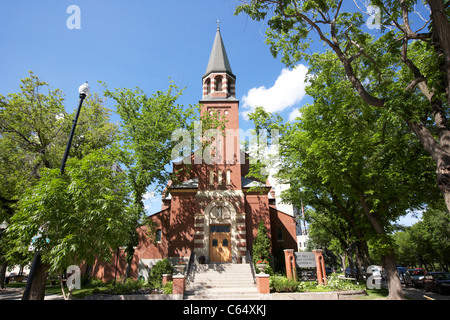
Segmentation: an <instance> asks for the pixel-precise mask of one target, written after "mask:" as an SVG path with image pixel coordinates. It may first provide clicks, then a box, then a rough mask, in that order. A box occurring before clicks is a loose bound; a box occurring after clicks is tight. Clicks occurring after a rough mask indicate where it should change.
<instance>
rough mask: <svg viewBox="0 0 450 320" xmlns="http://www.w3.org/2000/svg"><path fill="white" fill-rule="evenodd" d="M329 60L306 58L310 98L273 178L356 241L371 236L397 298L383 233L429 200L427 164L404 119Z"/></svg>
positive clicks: (288, 132) (291, 127) (287, 130)
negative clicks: (337, 221)
mask: <svg viewBox="0 0 450 320" xmlns="http://www.w3.org/2000/svg"><path fill="white" fill-rule="evenodd" d="M333 57H334V54H333V53H331V52H329V53H326V54H323V55H315V59H314V60H311V63H312V66H311V68H310V73H311V74H312V75H311V79H310V81H311V85H310V86H309V87H308V88H307V93H308V94H309V95H310V96H312V97H313V98H314V103H313V104H312V105H308V106H305V107H303V109H302V117H301V118H300V119H298V121H297V122H295V123H292V124H289V123H288V124H286V125H285V126H284V129H283V130H282V132H283V135H282V137H281V139H280V158H281V159H280V162H281V169H280V172H279V174H278V175H279V177H280V178H281V179H282V180H283V181H286V182H288V183H290V184H291V198H290V199H291V203H295V204H298V203H299V202H300V199H301V198H302V196H305V197H304V199H305V198H309V199H311V201H313V200H314V197H316V198H317V199H319V200H321V201H323V202H325V203H326V202H329V203H330V204H331V205H333V206H334V207H335V208H336V209H338V210H339V214H340V216H341V217H343V218H345V220H346V222H347V223H349V225H350V226H351V227H352V229H353V232H354V234H356V235H358V234H359V235H360V236H359V237H358V236H356V237H355V238H356V240H361V237H363V240H366V241H368V240H369V239H370V241H371V243H372V245H373V247H375V248H377V250H378V252H379V254H380V256H382V257H383V262H384V263H383V264H384V266H385V268H386V271H387V278H388V283H389V288H390V294H391V297H392V298H401V297H402V291H401V286H400V282H399V281H398V276H397V275H396V273H397V268H396V261H395V255H394V254H393V251H392V248H393V247H392V241H391V239H390V237H389V234H390V233H391V231H392V224H393V222H395V220H396V219H397V218H398V217H399V216H401V215H403V214H404V213H405V212H406V210H408V209H413V208H419V207H420V206H421V205H423V204H424V203H425V202H426V201H428V200H430V199H433V197H435V194H434V193H433V192H430V190H433V189H432V188H431V186H432V184H433V179H432V176H431V175H432V172H433V170H432V168H431V167H430V165H431V162H430V159H429V158H428V157H427V156H426V155H424V152H423V149H422V148H421V146H420V145H419V144H418V143H417V140H415V139H414V138H413V136H412V134H411V133H410V132H409V130H408V128H407V127H406V125H405V124H404V123H403V122H401V121H398V119H397V118H396V117H395V116H393V115H392V113H390V112H389V111H388V110H385V109H372V108H370V107H369V106H368V105H367V104H365V103H364V101H362V99H361V98H360V97H359V96H358V95H356V94H355V93H354V91H353V88H352V87H351V85H350V83H348V82H346V81H343V80H344V79H345V76H346V75H345V73H344V72H343V70H342V69H340V67H339V62H338V61H337V60H335V59H333ZM418 172H420V174H418ZM294 198H296V200H295V202H294V201H293V199H294ZM317 199H316V200H317ZM352 202H353V204H354V205H355V206H356V207H355V208H354V209H353V210H355V212H354V213H352V214H349V209H350V208H351V206H349V205H348V204H350V203H352ZM345 203H347V205H344V204H345ZM315 204H316V205H317V201H316V203H315ZM322 206H323V205H322ZM325 206H326V205H325ZM318 211H319V210H318ZM324 212H325V211H324Z"/></svg>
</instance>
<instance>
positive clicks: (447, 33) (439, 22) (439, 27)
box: [427, 0, 450, 105]
mask: <svg viewBox="0 0 450 320" xmlns="http://www.w3.org/2000/svg"><path fill="white" fill-rule="evenodd" d="M427 2H428V5H429V6H430V9H431V15H432V17H433V33H435V34H436V36H437V38H438V39H439V43H440V47H441V49H442V51H443V53H444V55H445V66H446V69H447V70H446V73H447V74H446V76H447V101H448V103H449V105H450V23H449V21H448V17H447V14H446V8H445V5H444V1H443V0H427Z"/></svg>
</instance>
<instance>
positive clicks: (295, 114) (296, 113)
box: [289, 109, 302, 122]
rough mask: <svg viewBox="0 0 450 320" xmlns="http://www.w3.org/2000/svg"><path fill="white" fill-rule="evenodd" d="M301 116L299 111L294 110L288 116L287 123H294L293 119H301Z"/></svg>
mask: <svg viewBox="0 0 450 320" xmlns="http://www.w3.org/2000/svg"><path fill="white" fill-rule="evenodd" d="M301 115H302V113H301V112H300V109H294V111H292V112H291V113H290V114H289V122H294V121H295V119H297V118H298V117H301Z"/></svg>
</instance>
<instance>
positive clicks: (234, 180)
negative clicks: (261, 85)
mask: <svg viewBox="0 0 450 320" xmlns="http://www.w3.org/2000/svg"><path fill="white" fill-rule="evenodd" d="M202 83H203V94H202V100H200V104H201V113H202V115H204V114H206V113H207V114H211V115H212V114H214V113H215V114H217V115H218V116H219V117H220V118H224V119H225V120H226V125H225V136H223V140H222V142H221V143H219V146H218V148H219V149H220V150H219V152H220V154H221V159H220V161H218V162H217V163H215V164H214V165H209V166H208V172H209V173H208V177H207V181H206V183H205V187H206V188H205V189H207V190H241V166H240V140H239V100H237V99H236V76H235V75H234V74H233V72H232V71H231V65H230V61H229V60H228V56H227V52H226V50H225V45H224V43H223V40H222V35H221V33H220V27H219V26H217V31H216V36H215V39H214V44H213V47H212V50H211V55H210V58H209V62H208V66H207V68H206V72H205V74H204V75H203V77H202ZM213 172H214V173H213ZM200 184H202V183H200Z"/></svg>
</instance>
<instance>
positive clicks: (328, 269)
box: [325, 267, 335, 276]
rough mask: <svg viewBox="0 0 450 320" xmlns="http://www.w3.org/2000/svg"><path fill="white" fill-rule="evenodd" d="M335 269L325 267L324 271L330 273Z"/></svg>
mask: <svg viewBox="0 0 450 320" xmlns="http://www.w3.org/2000/svg"><path fill="white" fill-rule="evenodd" d="M334 271H335V269H334V268H332V267H325V273H326V274H327V276H328V275H330V274H332V273H333V272H334Z"/></svg>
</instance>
